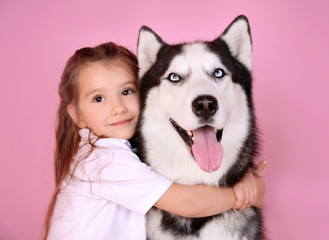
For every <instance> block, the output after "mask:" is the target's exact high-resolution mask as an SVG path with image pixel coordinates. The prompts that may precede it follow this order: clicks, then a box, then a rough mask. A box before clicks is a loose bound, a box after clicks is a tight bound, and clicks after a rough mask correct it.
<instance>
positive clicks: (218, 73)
mask: <svg viewBox="0 0 329 240" xmlns="http://www.w3.org/2000/svg"><path fill="white" fill-rule="evenodd" d="M214 76H215V77H216V78H222V77H224V76H225V72H224V70H223V69H221V68H217V69H216V70H215V71H214Z"/></svg>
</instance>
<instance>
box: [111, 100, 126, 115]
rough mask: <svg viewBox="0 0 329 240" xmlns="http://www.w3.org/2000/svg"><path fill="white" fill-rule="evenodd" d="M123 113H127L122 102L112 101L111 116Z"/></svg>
mask: <svg viewBox="0 0 329 240" xmlns="http://www.w3.org/2000/svg"><path fill="white" fill-rule="evenodd" d="M124 112H127V107H126V106H125V104H124V103H123V102H122V101H120V99H115V100H112V102H111V114H112V115H116V114H120V113H124Z"/></svg>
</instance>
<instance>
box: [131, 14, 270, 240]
mask: <svg viewBox="0 0 329 240" xmlns="http://www.w3.org/2000/svg"><path fill="white" fill-rule="evenodd" d="M251 52H252V41H251V35H250V28H249V23H248V19H247V18H246V17H245V16H239V17H237V18H236V19H235V20H234V21H233V22H232V23H231V24H230V25H229V26H228V27H227V29H226V30H225V31H224V32H223V34H222V35H221V36H220V37H218V38H216V39H215V40H213V41H197V42H191V43H183V44H176V45H169V44H167V43H165V42H164V41H163V40H162V39H161V38H160V37H159V36H158V35H157V34H156V33H155V32H153V31H152V30H151V29H150V28H148V27H146V26H143V27H142V28H141V29H140V32H139V38H138V49H137V55H138V61H139V68H140V71H139V78H140V92H141V116H140V121H139V123H138V127H137V133H136V140H137V141H136V142H137V143H138V144H139V146H138V149H139V154H140V157H141V159H142V161H144V162H146V163H147V164H149V165H150V166H151V167H152V168H153V170H155V171H156V172H158V173H159V174H161V175H164V176H166V177H168V178H169V179H172V180H173V181H175V182H177V183H180V184H186V185H191V184H207V185H215V186H227V187H232V186H233V185H234V184H235V183H237V182H238V181H240V180H241V178H242V177H243V176H244V174H245V173H246V172H247V171H248V169H250V168H254V163H253V158H254V157H255V156H256V154H257V146H258V144H257V133H256V125H255V116H254V110H253V101H252V89H251V87H252V76H251V68H252V58H251ZM147 234H148V238H149V239H155V240H161V239H190V240H192V239H193V240H194V239H206V240H211V239H225V240H228V239H239V240H241V239H263V238H264V234H263V224H262V216H261V212H260V210H259V209H256V208H254V207H250V208H247V209H245V210H243V211H236V210H230V211H228V212H225V213H222V214H219V215H216V216H211V217H205V218H195V219H193V218H191V219H190V218H184V217H180V216H177V215H174V214H171V213H168V212H165V211H162V210H159V209H155V208H153V209H151V210H150V211H149V213H148V215H147Z"/></svg>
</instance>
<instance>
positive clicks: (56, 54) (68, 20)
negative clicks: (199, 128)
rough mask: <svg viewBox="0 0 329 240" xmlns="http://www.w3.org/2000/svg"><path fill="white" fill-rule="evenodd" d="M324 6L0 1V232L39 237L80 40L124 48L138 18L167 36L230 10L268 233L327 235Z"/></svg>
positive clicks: (186, 32) (185, 34)
mask: <svg viewBox="0 0 329 240" xmlns="http://www.w3.org/2000/svg"><path fill="white" fill-rule="evenodd" d="M328 13H329V2H328V1H326V0H317V1H314V0H313V1H310V0H303V1H300V0H290V1H287V0H276V1H264V0H263V1H261V0H259V1H257V0H253V1H246V0H241V1H238V0H227V1H220V0H214V1H211V0H203V1H191V0H180V1H177V0H175V1H174V0H165V1H146V0H144V1H131V2H130V1H127V0H120V1H110V0H107V1H105V0H104V1H98V0H95V1H90V2H88V1H78V0H75V1H64V0H62V1H52V2H50V1H41V0H39V1H38V0H35V1H25V0H21V1H17V0H16V1H15V0H14V1H11V0H1V1H0V55H1V58H0V63H1V64H0V76H1V87H0V91H1V94H0V97H1V100H0V104H1V108H0V109H1V124H0V126H1V133H2V137H1V140H0V141H1V145H0V146H1V153H2V156H1V166H0V189H1V197H0V239H6V240H7V239H8V240H16V239H40V237H41V226H42V223H43V218H44V214H45V212H46V208H47V205H48V202H49V200H50V196H51V194H52V191H53V189H54V181H53V159H52V154H53V146H54V125H55V113H56V108H57V104H58V97H57V85H58V82H59V78H60V75H61V71H62V69H63V67H64V64H65V62H66V60H67V58H68V57H69V56H70V55H71V54H73V52H74V51H75V50H76V49H77V48H80V47H84V46H94V45H96V44H99V43H102V42H106V41H115V42H118V43H120V44H122V45H125V46H127V47H128V48H130V49H131V50H133V51H135V50H136V41H137V33H138V30H139V28H140V26H141V25H143V24H145V25H148V26H149V27H151V28H153V29H154V30H155V31H156V32H158V33H159V34H160V35H161V36H163V38H164V39H165V40H167V41H168V42H170V43H176V42H181V41H187V40H196V39H207V40H210V39H213V38H215V37H217V35H220V34H221V33H222V31H223V30H224V28H225V27H226V26H227V25H228V24H229V23H230V22H231V21H232V20H233V19H234V18H235V17H236V16H237V15H239V14H245V15H247V16H248V18H249V20H250V24H251V31H252V35H253V43H254V52H253V58H254V79H255V81H254V100H255V105H256V114H257V118H258V124H259V127H260V129H261V131H262V139H263V141H264V142H263V148H262V153H261V156H260V157H265V158H267V159H268V160H269V164H268V167H267V169H266V170H265V171H264V173H263V175H264V179H265V180H266V183H267V195H266V198H265V201H264V213H265V222H266V225H267V228H268V232H269V237H270V239H275V240H276V239H277V240H282V239H299V240H301V239H317V240H318V239H329V207H328V203H329V192H328V182H329V161H328V160H329V159H328V149H329V147H328V137H329V127H328V123H329V113H328V103H329V97H328V92H329V91H328V90H329V81H328V80H329V79H328V76H329V70H328V69H329V67H328V63H329V48H328V44H329V14H328Z"/></svg>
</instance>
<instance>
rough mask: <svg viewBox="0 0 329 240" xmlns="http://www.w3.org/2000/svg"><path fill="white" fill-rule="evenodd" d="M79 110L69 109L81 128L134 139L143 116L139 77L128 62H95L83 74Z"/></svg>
mask: <svg viewBox="0 0 329 240" xmlns="http://www.w3.org/2000/svg"><path fill="white" fill-rule="evenodd" d="M79 91H80V92H79V103H78V106H79V109H78V110H77V109H75V108H74V107H72V105H70V106H69V107H68V111H69V113H70V115H71V116H72V115H73V120H75V122H76V123H77V124H78V126H79V127H80V128H85V127H87V128H89V129H90V130H91V131H92V132H93V133H94V134H96V135H97V136H102V137H111V138H123V139H127V140H128V139H130V138H132V137H133V135H134V134H135V128H136V124H137V120H138V116H139V111H140V110H139V94H138V86H137V79H136V77H135V75H134V74H133V72H132V70H131V69H130V67H129V66H128V65H127V64H126V63H114V62H110V66H106V65H105V64H104V63H92V64H90V65H88V66H87V67H86V68H84V69H83V70H82V71H81V72H80V75H79Z"/></svg>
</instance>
